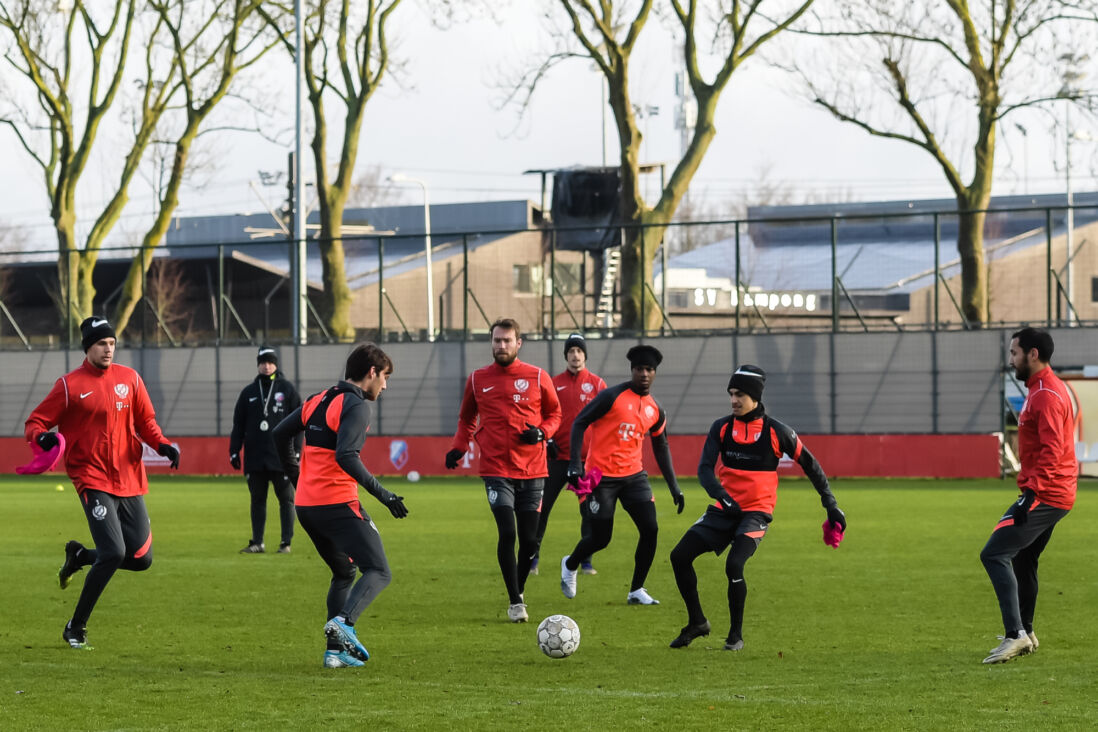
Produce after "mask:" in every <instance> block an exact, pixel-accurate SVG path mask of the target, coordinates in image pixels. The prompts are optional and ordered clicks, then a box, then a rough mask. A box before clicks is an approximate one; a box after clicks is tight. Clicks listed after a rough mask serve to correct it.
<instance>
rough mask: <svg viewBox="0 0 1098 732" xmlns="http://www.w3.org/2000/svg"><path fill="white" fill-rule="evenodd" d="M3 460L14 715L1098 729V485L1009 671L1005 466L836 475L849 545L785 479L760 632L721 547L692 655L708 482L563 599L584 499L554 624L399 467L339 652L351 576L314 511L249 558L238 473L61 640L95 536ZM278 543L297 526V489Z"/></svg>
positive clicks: (162, 496)
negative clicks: (73, 541)
mask: <svg viewBox="0 0 1098 732" xmlns="http://www.w3.org/2000/svg"><path fill="white" fill-rule="evenodd" d="M56 482H57V481H56V479H55V478H51V479H33V480H32V479H14V478H3V479H0V491H2V494H0V495H2V496H3V501H2V505H3V507H4V517H5V520H4V528H3V531H0V567H2V568H3V570H2V571H3V574H2V576H3V579H4V586H5V592H4V599H3V605H2V607H3V614H2V617H3V623H0V729H4V730H19V729H50V730H54V729H95V730H100V729H104V730H105V729H110V730H137V729H142V730H144V729H234V730H236V729H259V730H274V729H311V728H320V727H325V728H334V729H350V728H370V727H381V728H384V729H430V730H438V729H450V728H458V729H530V730H542V729H569V730H578V729H611V728H614V727H619V728H629V729H633V728H639V727H654V728H665V729H705V730H711V729H719V728H723V729H774V728H778V727H782V728H786V729H836V730H839V729H841V730H854V729H865V730H879V729H912V730H925V729H950V730H953V729H990V728H996V729H1000V728H1001V729H1026V730H1032V729H1051V728H1056V729H1092V728H1093V726H1094V720H1095V701H1094V700H1095V699H1096V698H1098V672H1096V671H1095V658H1096V657H1098V643H1096V640H1095V630H1094V629H1095V624H1094V608H1095V607H1096V606H1098V582H1096V580H1095V573H1094V569H1093V568H1094V566H1095V563H1096V560H1098V545H1096V543H1095V542H1094V539H1093V535H1094V532H1093V527H1094V525H1095V522H1096V520H1098V515H1096V511H1098V510H1096V508H1095V501H1094V498H1095V496H1096V493H1098V492H1096V491H1095V489H1094V487H1093V486H1092V485H1085V486H1084V487H1083V488H1082V489H1081V491H1080V500H1079V503H1078V506H1077V508H1076V509H1075V511H1073V512H1072V514H1070V515H1069V516H1068V518H1067V519H1065V520H1064V522H1063V523H1062V524H1061V525H1060V526H1059V527H1058V528H1057V530H1056V535H1055V536H1054V538H1053V540H1052V542H1051V544H1050V546H1049V549H1048V551H1047V552H1046V554H1045V557H1044V558H1043V561H1042V565H1041V580H1042V586H1043V593H1042V595H1041V599H1040V603H1039V607H1038V617H1037V633H1038V635H1039V637H1040V639H1041V650H1040V651H1039V652H1038V653H1037V654H1036V655H1033V656H1029V657H1025V658H1021V659H1018V660H1016V661H1013V662H1011V663H1009V664H1005V665H1001V666H983V665H981V664H980V660H981V659H982V658H983V656H984V655H985V653H986V651H987V650H988V649H990V648H992V647H993V646H995V645H996V644H997V641H996V639H995V635H996V634H997V633H1000V632H1002V631H1001V628H1000V624H999V617H998V609H997V605H996V603H995V598H994V595H993V593H992V590H991V586H990V584H989V582H988V580H987V577H986V576H985V574H984V571H983V568H982V566H981V565H980V562H979V558H978V553H979V551H980V548H981V547H982V546H983V543H984V541H985V540H986V538H987V535H988V533H989V532H990V530H991V527H992V526H993V525H994V523H995V520H996V519H997V517H998V516H999V512H1000V511H1001V510H1002V509H1004V508H1005V507H1006V505H1007V504H1008V503H1009V502H1010V500H1011V499H1012V496H1013V490H1012V488H1011V486H1010V484H1009V483H1007V482H1000V481H966V482H959V481H958V482H955V481H901V480H894V481H836V483H835V485H834V489H835V492H836V495H837V496H838V498H839V502H840V505H841V506H842V507H843V508H844V510H846V512H847V515H848V517H849V519H850V530H849V532H848V535H847V538H846V540H845V541H844V542H843V545H842V547H841V548H840V549H839V550H837V551H836V550H833V549H830V548H828V547H825V546H824V544H823V542H822V540H821V535H820V523H821V522H822V521H823V518H824V512H823V509H822V508H820V505H819V500H818V498H817V497H816V495H815V493H814V492H812V490H811V487H810V486H809V485H808V484H807V483H806V482H805V481H803V480H798V481H786V482H784V483H783V486H782V489H781V491H780V495H779V506H778V509H777V519H776V521H775V522H774V524H773V526H772V528H771V531H770V533H769V534H768V535H767V537H766V540H765V541H764V542H763V544H762V546H761V547H760V549H759V552H758V553H757V554H756V555H755V557H754V558H753V559H752V560H751V561H750V562H749V564H748V566H747V580H748V583H749V586H750V597H749V600H748V607H747V617H746V622H745V639H746V642H747V645H746V648H745V649H744V650H743V651H742V652H740V653H735V654H734V653H729V652H725V651H723V650H720V648H721V645H722V642H723V637H724V630H725V628H726V623H727V606H726V602H725V599H724V597H725V594H724V593H725V588H726V582H725V579H724V572H723V558H722V559H716V558H714V557H713V556H711V555H707V556H704V557H701V558H699V560H698V562H697V564H696V567H697V569H698V572H699V576H700V580H701V591H702V600H703V602H704V604H705V607H706V610H707V612H708V615H709V618H710V620H711V621H712V623H713V626H714V634H713V635H712V636H710V637H709V638H705V639H699V640H697V641H695V642H694V644H693V645H692V646H691V647H690V648H688V649H685V650H681V651H672V650H670V649H669V648H668V647H667V644H668V642H669V641H670V640H671V639H672V638H674V637H675V635H676V633H677V631H678V629H679V627H680V626H681V625H682V624H683V622H684V620H685V618H684V612H683V608H682V604H681V600H680V599H679V596H678V593H677V591H676V590H675V585H674V579H673V577H672V574H671V568H670V565H669V562H668V559H667V555H668V553H669V551H670V549H671V547H672V546H674V543H675V542H676V541H677V540H678V538H679V536H681V534H682V533H683V532H684V531H685V530H686V528H687V527H688V526H689V525H690V523H691V522H692V521H693V520H694V519H695V518H696V517H697V516H698V515H699V514H700V512H701V510H702V508H703V506H704V504H705V500H704V495H703V494H702V492H701V489H700V488H699V487H698V486H697V484H696V483H694V482H688V483H686V485H685V486H684V487H685V490H686V492H687V501H688V505H687V510H686V512H685V513H684V514H683V515H681V516H678V515H675V514H674V513H673V508H671V503H670V501H669V500H668V499H667V493H666V490H665V489H664V487H663V486H662V484H658V485H657V486H656V497H657V507H658V510H659V512H660V522H661V531H662V533H661V538H660V548H659V551H658V553H657V558H656V564H655V566H654V567H653V569H652V573H651V575H650V577H649V581H648V583H647V587H648V589H649V591H650V592H651V593H652V594H653V595H654V596H655V597H657V598H658V599H660V600H661V601H662V603H663V604H661V605H659V606H658V607H635V606H633V607H631V606H627V605H626V604H625V594H626V591H627V590H628V586H627V585H628V581H629V575H630V570H631V566H632V552H633V547H634V543H635V539H636V533H635V530H634V529H633V527H632V525H631V523H630V522H629V521H628V518H627V517H626V516H625V515H624V514H623V513H621V512H619V516H618V525H617V530H616V537H615V539H614V542H613V543H612V544H611V545H610V547H608V548H607V549H606V550H605V551H603V552H601V553H600V554H598V555H596V557H595V564H596V566H597V567H598V569H599V574H598V575H597V576H594V577H589V576H581V577H580V584H579V595H578V596H577V598H576V599H575V600H566V599H564V598H563V596H562V595H561V594H560V590H559V583H558V579H559V578H558V575H557V573H556V572H555V571H554V570H555V566H556V564H557V562H558V561H559V558H560V556H561V555H563V554H564V553H566V552H567V551H568V550H569V549H570V548H571V546H572V544H573V543H574V541H575V539H576V538H577V533H578V518H577V513H576V511H575V505H574V501H572V500H571V496H570V494H566V495H564V496H563V497H562V500H561V502H560V503H559V504H558V506H557V509H556V511H555V513H554V516H553V521H552V522H551V523H550V527H549V533H548V536H547V537H546V542H545V547H544V548H543V557H544V562H543V566H544V569H545V571H544V572H543V574H541V575H540V576H536V577H531V578H530V581H529V583H528V584H527V591H526V598H527V601H528V604H529V607H530V613H531V620H532V622H531V623H530V624H527V625H512V624H510V623H508V622H507V621H506V613H505V611H506V596H505V593H504V592H503V587H502V582H501V580H500V578H499V570H498V567H497V565H496V561H495V530H494V525H493V523H492V521H491V518H490V514H489V511H488V508H487V503H486V500H485V498H484V493H483V489H482V487H481V484H480V483H479V481H468V480H458V479H454V480H426V481H422V482H420V483H418V484H415V485H409V484H405V483H403V481H398V480H397V479H392V480H390V481H389V484H390V487H392V488H395V489H397V491H398V492H400V493H402V494H403V495H404V496H405V498H406V503H407V504H408V506H409V508H410V510H411V515H410V516H409V517H408V518H407V519H406V520H404V521H395V520H393V519H392V518H390V517H389V515H388V512H387V511H385V510H384V508H382V507H381V506H380V505H379V504H377V503H376V502H374V501H373V499H372V498H369V497H368V496H367V497H366V498H365V499H364V500H365V502H366V503H365V505H366V507H367V510H368V511H371V513H372V515H373V516H374V517H375V519H376V522H377V524H378V527H379V529H380V531H381V534H382V537H383V539H384V541H385V545H386V549H387V552H388V554H389V559H390V562H391V564H392V569H393V574H394V579H393V583H392V585H390V587H389V588H388V589H387V590H386V591H385V592H384V593H383V594H382V595H381V596H380V598H379V599H378V601H377V602H375V603H374V605H373V606H372V607H370V608H369V609H368V610H367V612H366V614H365V615H364V616H363V618H362V619H361V620H360V622H359V628H360V630H359V634H360V637H362V638H363V640H364V642H365V644H366V646H367V648H369V649H370V652H371V654H372V655H373V658H372V659H371V660H370V661H369V663H367V665H366V667H365V668H362V669H343V670H326V669H323V668H321V665H320V662H321V655H322V653H323V649H324V642H323V637H322V634H321V630H320V628H321V626H322V625H323V622H324V619H325V618H324V596H325V593H326V590H327V584H328V573H327V571H326V568H325V567H324V565H323V564H322V563H321V562H320V560H319V559H318V557H317V556H316V554H315V552H314V551H313V549H312V546H311V545H310V543H309V541H308V538H307V537H306V536H305V535H304V532H301V531H300V530H299V532H298V536H297V539H296V541H295V544H294V553H293V554H291V555H289V556H285V555H275V554H267V555H260V556H241V555H238V554H237V550H238V549H240V547H242V546H243V545H244V544H245V543H246V540H247V537H248V533H249V532H248V528H247V526H248V519H247V503H248V498H247V489H246V487H245V485H244V481H243V480H241V479H203V480H197V479H164V478H158V479H156V480H155V481H154V484H153V486H152V492H151V493H150V494H149V496H148V497H147V501H148V506H149V513H150V515H151V516H152V522H153V533H154V537H155V542H154V547H155V557H156V559H155V562H154V565H153V568H152V569H151V570H150V571H149V572H146V573H143V574H134V573H130V572H119V573H118V574H117V575H116V576H115V578H114V580H113V581H112V583H111V585H110V587H109V588H108V589H107V592H106V593H105V594H104V596H103V598H102V600H101V602H100V603H99V606H98V608H97V609H96V611H95V614H94V615H93V616H92V620H91V623H90V624H89V640H90V641H91V643H92V645H94V646H95V650H94V651H91V652H77V651H73V650H70V649H69V648H67V647H66V646H65V645H64V644H63V643H62V641H61V637H60V636H61V628H62V626H63V625H64V623H65V621H66V620H67V618H68V617H69V615H70V613H71V611H72V607H73V604H74V603H75V601H76V596H77V593H78V590H79V583H80V581H82V578H83V574H80V575H78V576H77V582H76V583H75V584H74V586H72V587H70V588H69V589H68V590H66V591H61V590H59V589H58V587H57V583H56V575H55V573H56V569H57V567H58V565H59V564H60V561H61V558H62V546H63V544H64V542H65V540H67V539H69V538H79V539H81V540H87V537H88V532H87V526H86V524H85V522H84V518H83V514H82V512H81V511H80V510H79V508H78V507H77V505H76V498H75V494H74V493H73V490H72V488H71V486H69V485H68V484H66V490H65V491H64V492H57V491H55V490H54V485H55V484H56ZM269 513H270V515H269V518H268V545H269V546H270V545H272V544H276V543H277V515H276V513H275V504H274V500H273V497H272V499H271V504H270V511H269ZM558 612H563V613H566V614H568V615H570V616H571V617H573V618H574V619H575V620H576V621H577V622H578V623H579V626H580V628H581V630H582V633H583V639H582V643H581V646H580V649H579V651H578V652H577V653H576V654H575V655H574V656H573V657H571V658H569V659H566V660H553V659H549V658H546V657H544V656H543V655H542V654H541V653H540V651H539V650H538V648H537V646H536V643H535V640H534V628H535V625H536V621H538V620H540V619H541V618H542V617H544V616H547V615H550V614H552V613H558Z"/></svg>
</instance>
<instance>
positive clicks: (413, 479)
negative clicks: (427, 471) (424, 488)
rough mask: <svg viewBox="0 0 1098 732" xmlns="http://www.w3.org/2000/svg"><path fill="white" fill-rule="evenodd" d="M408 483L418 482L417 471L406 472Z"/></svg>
mask: <svg viewBox="0 0 1098 732" xmlns="http://www.w3.org/2000/svg"><path fill="white" fill-rule="evenodd" d="M408 481H409V482H410V483H418V482H419V471H418V470H410V471H408Z"/></svg>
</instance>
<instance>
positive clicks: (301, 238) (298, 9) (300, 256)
mask: <svg viewBox="0 0 1098 732" xmlns="http://www.w3.org/2000/svg"><path fill="white" fill-rule="evenodd" d="M294 48H295V49H296V53H295V54H294V68H295V73H296V83H295V85H294V231H293V237H294V246H293V255H292V258H293V263H292V267H293V273H294V281H293V290H292V292H293V294H292V298H291V300H292V305H291V306H290V307H291V310H290V313H291V316H290V317H291V320H292V321H293V322H292V327H293V334H292V335H293V341H294V342H295V343H298V344H300V345H305V344H306V343H308V340H309V328H308V325H309V300H308V297H309V289H308V279H307V278H306V274H305V264H306V252H305V218H306V217H307V216H308V215H309V214H308V208H307V207H306V205H305V174H304V173H305V170H304V168H305V163H304V161H305V139H304V137H305V135H304V121H303V119H302V116H301V107H302V105H303V103H304V97H305V59H304V56H303V53H304V48H305V21H304V12H303V9H302V0H294Z"/></svg>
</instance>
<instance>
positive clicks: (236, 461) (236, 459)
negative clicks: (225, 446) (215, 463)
mask: <svg viewBox="0 0 1098 732" xmlns="http://www.w3.org/2000/svg"><path fill="white" fill-rule="evenodd" d="M229 465H232V466H233V470H240V455H239V454H234V455H230V456H229Z"/></svg>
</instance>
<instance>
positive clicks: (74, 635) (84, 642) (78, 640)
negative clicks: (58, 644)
mask: <svg viewBox="0 0 1098 732" xmlns="http://www.w3.org/2000/svg"><path fill="white" fill-rule="evenodd" d="M61 638H62V639H63V640H64V641H65V642H66V643H68V644H69V647H70V648H74V649H76V650H78V651H90V650H91V649H92V647H91V646H89V645H88V629H87V628H85V627H83V626H81V627H79V628H74V627H72V621H71V620H70V621H69V622H68V623H66V624H65V629H64V630H63V631H61Z"/></svg>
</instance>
